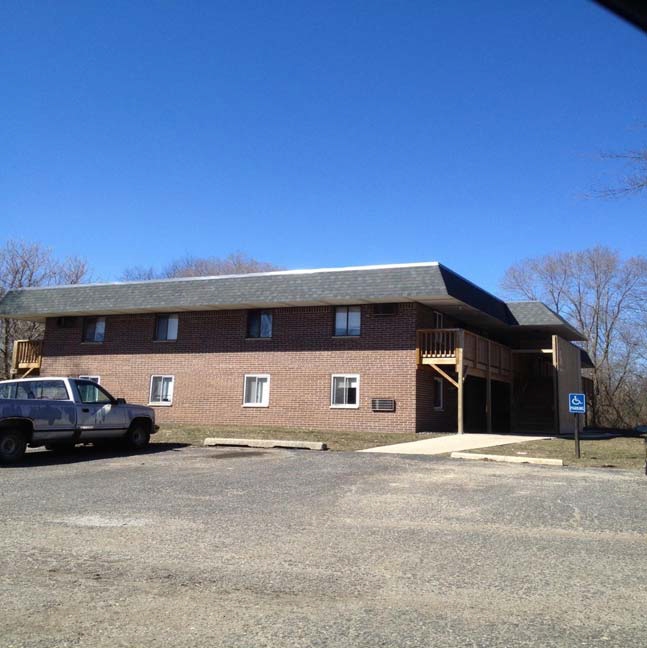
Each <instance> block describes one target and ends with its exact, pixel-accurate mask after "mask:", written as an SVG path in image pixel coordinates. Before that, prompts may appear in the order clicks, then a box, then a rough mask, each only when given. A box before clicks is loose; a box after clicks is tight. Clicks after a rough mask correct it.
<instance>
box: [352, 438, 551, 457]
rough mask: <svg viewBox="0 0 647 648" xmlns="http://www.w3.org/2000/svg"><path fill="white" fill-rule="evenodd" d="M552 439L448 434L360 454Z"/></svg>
mask: <svg viewBox="0 0 647 648" xmlns="http://www.w3.org/2000/svg"><path fill="white" fill-rule="evenodd" d="M543 439H550V437H545V436H516V435H513V434H448V435H447V436H442V437H435V438H434V439H422V440H421V441H411V442H409V443H396V444H394V445H388V446H380V447H378V448H367V449H366V450H358V452H387V453H391V454H408V455H416V454H417V455H439V454H447V453H448V452H457V451H461V450H474V449H476V448H490V447H492V446H499V445H505V444H506V443H523V442H524V441H541V440H543Z"/></svg>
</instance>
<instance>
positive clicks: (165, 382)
mask: <svg viewBox="0 0 647 648" xmlns="http://www.w3.org/2000/svg"><path fill="white" fill-rule="evenodd" d="M174 382H175V378H174V377H173V376H151V393H150V402H149V405H167V406H168V405H172V403H173V383H174Z"/></svg>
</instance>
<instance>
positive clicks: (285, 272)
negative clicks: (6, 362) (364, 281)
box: [14, 261, 439, 292]
mask: <svg viewBox="0 0 647 648" xmlns="http://www.w3.org/2000/svg"><path fill="white" fill-rule="evenodd" d="M437 265H439V262H438V261H422V262H420V263H387V264H384V265H365V266H346V267H341V268H312V269H304V270H272V271H270V272H249V273H244V274H232V275H209V276H205V277H173V278H170V279H145V280H140V281H106V282H99V283H87V284H83V283H80V284H60V285H55V286H27V287H25V288H15V289H14V291H15V292H19V291H21V290H49V289H54V290H55V289H57V288H88V287H94V286H132V285H136V284H154V283H173V282H178V281H205V280H209V279H236V278H240V277H276V276H281V275H300V274H317V273H319V272H353V271H358V270H386V269H397V268H427V267H429V266H437Z"/></svg>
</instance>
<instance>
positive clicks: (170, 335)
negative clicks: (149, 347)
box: [155, 313, 178, 342]
mask: <svg viewBox="0 0 647 648" xmlns="http://www.w3.org/2000/svg"><path fill="white" fill-rule="evenodd" d="M177 322H178V315H177V313H172V314H166V313H164V314H162V315H157V316H156V317H155V341H156V342H174V341H175V340H177Z"/></svg>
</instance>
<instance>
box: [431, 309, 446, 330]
mask: <svg viewBox="0 0 647 648" xmlns="http://www.w3.org/2000/svg"><path fill="white" fill-rule="evenodd" d="M444 324H445V317H444V316H443V314H442V313H439V312H438V311H434V328H437V329H440V328H444Z"/></svg>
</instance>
